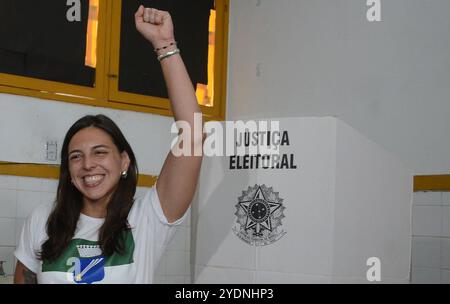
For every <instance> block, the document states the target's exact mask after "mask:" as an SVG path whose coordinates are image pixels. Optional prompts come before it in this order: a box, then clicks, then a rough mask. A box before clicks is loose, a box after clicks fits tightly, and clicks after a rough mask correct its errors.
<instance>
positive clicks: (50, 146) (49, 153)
mask: <svg viewBox="0 0 450 304" xmlns="http://www.w3.org/2000/svg"><path fill="white" fill-rule="evenodd" d="M45 150H46V153H45V159H46V160H49V161H56V160H57V159H58V142H57V141H54V140H49V141H47V144H46V145H45Z"/></svg>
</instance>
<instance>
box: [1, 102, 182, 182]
mask: <svg viewBox="0 0 450 304" xmlns="http://www.w3.org/2000/svg"><path fill="white" fill-rule="evenodd" d="M0 109H1V111H0V147H1V148H0V160H1V161H12V162H24V163H59V162H60V161H59V160H58V161H57V162H50V161H47V160H46V159H45V156H46V153H45V152H46V149H45V145H46V142H47V140H56V141H57V142H58V153H59V152H60V150H61V146H62V142H63V139H64V136H65V134H66V132H67V130H68V129H69V127H70V126H71V125H72V124H73V123H74V122H75V121H76V120H77V119H79V118H81V117H82V116H84V115H87V114H105V115H108V116H109V117H110V118H112V119H113V120H114V121H115V122H116V123H117V125H118V126H119V127H120V128H121V130H122V132H123V133H124V135H125V137H126V138H127V140H128V141H129V143H130V145H131V147H132V148H133V151H134V153H135V155H136V158H137V161H138V166H139V170H140V173H145V174H153V175H158V174H159V172H160V170H161V167H162V164H163V162H164V159H165V157H166V155H167V153H168V152H169V150H170V144H171V141H172V139H173V138H174V137H175V135H173V134H171V133H170V129H171V124H172V122H173V119H172V118H169V117H163V116H158V115H151V114H145V113H137V112H131V111H120V110H112V109H105V108H96V107H90V106H84V105H77V104H71V103H66V102H57V101H47V100H37V99H35V98H31V97H23V96H16V95H9V94H0Z"/></svg>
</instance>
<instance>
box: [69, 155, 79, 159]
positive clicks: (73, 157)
mask: <svg viewBox="0 0 450 304" xmlns="http://www.w3.org/2000/svg"><path fill="white" fill-rule="evenodd" d="M80 158H81V156H80V155H78V154H76V155H72V156H71V157H70V158H69V159H70V160H77V159H80Z"/></svg>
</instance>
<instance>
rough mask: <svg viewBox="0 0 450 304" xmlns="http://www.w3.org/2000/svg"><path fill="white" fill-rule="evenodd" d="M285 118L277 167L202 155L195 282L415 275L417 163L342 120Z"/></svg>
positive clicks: (399, 279) (389, 279)
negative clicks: (412, 267) (398, 156)
mask: <svg viewBox="0 0 450 304" xmlns="http://www.w3.org/2000/svg"><path fill="white" fill-rule="evenodd" d="M279 122H280V123H279V127H280V134H282V135H281V136H284V138H283V143H282V144H281V145H280V154H279V156H278V160H279V161H278V163H277V165H274V163H271V162H266V164H264V158H258V157H256V156H253V157H251V156H246V157H245V156H239V157H236V156H234V157H231V156H223V157H205V158H204V162H203V165H202V171H201V176H200V182H199V188H198V192H197V194H196V198H195V201H194V205H193V225H192V247H193V248H192V249H193V250H192V252H193V258H192V262H193V270H194V282H195V283H368V282H371V281H372V280H374V279H377V277H378V278H379V279H381V283H407V282H408V281H409V272H410V252H411V202H412V194H413V189H412V187H413V178H412V171H410V170H409V169H408V168H406V167H405V165H404V164H403V163H402V162H401V161H400V160H399V159H396V158H395V157H393V156H392V155H391V154H389V153H387V152H386V151H385V150H384V149H382V148H381V147H379V146H378V145H376V144H375V143H373V142H372V141H370V140H368V139H367V138H365V137H364V136H363V135H362V134H360V133H359V132H358V131H356V130H355V129H353V128H351V127H350V126H349V125H347V124H346V123H344V122H342V121H340V120H339V119H336V118H333V117H323V118H285V119H280V120H279ZM250 138H252V137H251V134H250ZM278 143H280V141H279V142H278ZM277 166H278V167H277ZM368 278H369V280H370V281H369V280H368ZM375 282H377V281H375Z"/></svg>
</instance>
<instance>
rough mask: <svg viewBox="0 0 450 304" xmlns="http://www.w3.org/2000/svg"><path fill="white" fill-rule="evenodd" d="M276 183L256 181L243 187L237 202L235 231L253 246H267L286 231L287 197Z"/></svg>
mask: <svg viewBox="0 0 450 304" xmlns="http://www.w3.org/2000/svg"><path fill="white" fill-rule="evenodd" d="M278 194H279V193H278V192H274V191H273V188H272V187H270V188H269V187H267V186H266V185H264V184H263V185H255V186H253V187H248V189H247V191H242V195H241V196H240V197H239V198H238V203H237V204H236V206H235V207H236V213H235V215H236V217H237V219H236V223H235V224H234V227H233V231H234V233H235V234H236V235H237V236H238V237H239V238H240V239H241V240H243V241H244V242H246V243H248V244H249V245H252V246H265V245H269V244H272V243H273V242H275V241H277V240H279V239H280V238H281V237H282V236H283V235H285V234H286V231H284V230H283V229H282V227H281V226H282V222H281V220H282V219H283V218H284V217H285V216H284V214H283V212H284V210H285V209H286V207H284V206H283V204H282V202H283V199H282V198H280V197H279V196H278Z"/></svg>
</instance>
